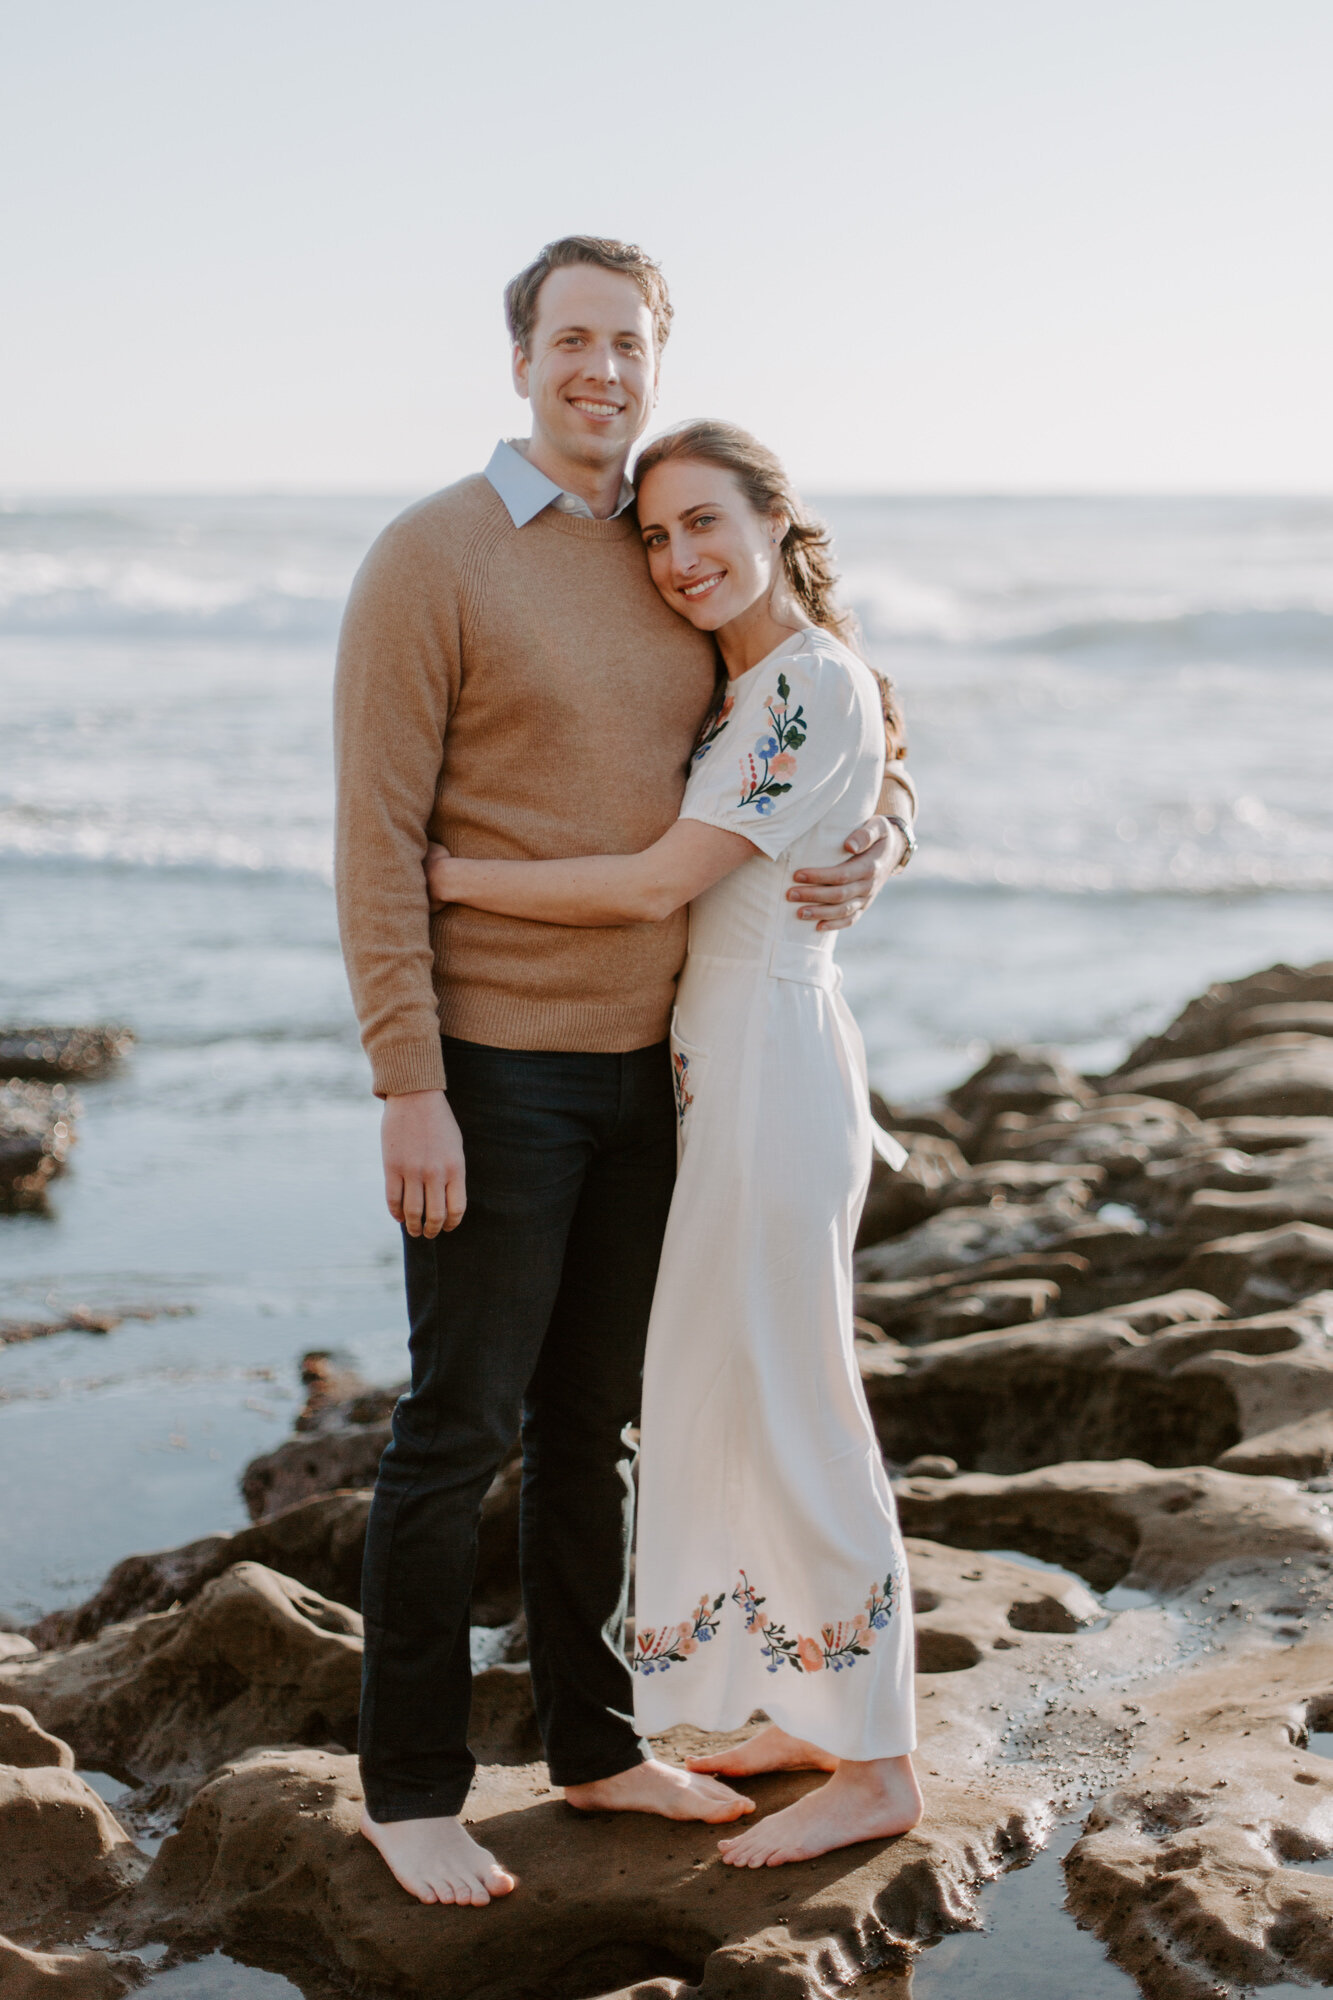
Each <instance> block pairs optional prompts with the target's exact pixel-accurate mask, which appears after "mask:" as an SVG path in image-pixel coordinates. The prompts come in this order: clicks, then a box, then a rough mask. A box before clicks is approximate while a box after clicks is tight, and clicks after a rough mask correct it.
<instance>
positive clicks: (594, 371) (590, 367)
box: [583, 341, 620, 382]
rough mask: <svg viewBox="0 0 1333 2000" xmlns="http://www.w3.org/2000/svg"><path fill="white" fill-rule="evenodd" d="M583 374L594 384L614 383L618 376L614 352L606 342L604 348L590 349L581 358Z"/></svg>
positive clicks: (618, 371) (618, 370)
mask: <svg viewBox="0 0 1333 2000" xmlns="http://www.w3.org/2000/svg"><path fill="white" fill-rule="evenodd" d="M583 372H584V374H585V375H587V376H588V377H589V378H590V380H592V381H594V382H614V381H616V380H617V379H618V377H619V374H620V369H619V365H618V363H617V359H616V351H615V349H614V347H612V346H611V344H610V342H609V341H608V342H607V343H606V344H605V345H604V346H597V347H590V348H589V349H588V352H587V353H586V354H585V355H584V357H583Z"/></svg>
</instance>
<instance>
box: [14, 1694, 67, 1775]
mask: <svg viewBox="0 0 1333 2000" xmlns="http://www.w3.org/2000/svg"><path fill="white" fill-rule="evenodd" d="M0 1764H12V1765H14V1766H15V1768H16V1769H21V1770H37V1769H40V1768H41V1767H43V1766H44V1765H48V1764H50V1765H54V1766H55V1768H56V1769H57V1770H61V1771H72V1770H73V1769H74V1752H73V1751H72V1750H71V1749H70V1747H69V1745H68V1743H62V1742H61V1740H60V1738H59V1737H58V1736H50V1735H48V1734H47V1732H46V1730H44V1729H43V1728H42V1726H41V1724H40V1723H39V1722H38V1721H37V1719H36V1717H35V1716H33V1715H31V1714H29V1712H28V1710H27V1709H26V1708H15V1707H14V1706H13V1705H12V1704H11V1703H8V1702H0Z"/></svg>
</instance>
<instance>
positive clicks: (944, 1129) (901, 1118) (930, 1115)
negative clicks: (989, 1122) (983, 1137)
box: [870, 1090, 972, 1153]
mask: <svg viewBox="0 0 1333 2000" xmlns="http://www.w3.org/2000/svg"><path fill="white" fill-rule="evenodd" d="M870 1108H871V1111H872V1113H873V1114H874V1118H875V1122H876V1124H877V1125H882V1126H883V1127H884V1130H885V1131H886V1132H893V1133H895V1134H896V1135H897V1136H898V1137H899V1138H900V1139H902V1141H903V1143H904V1145H905V1144H906V1143H907V1141H906V1134H907V1133H909V1132H921V1133H925V1134H927V1135H928V1136H930V1137H931V1138H935V1139H949V1140H951V1141H952V1142H953V1144H954V1145H955V1146H958V1147H959V1148H960V1149H961V1150H962V1151H963V1152H964V1153H965V1152H966V1151H967V1146H968V1141H969V1139H970V1137H971V1132H972V1127H971V1125H970V1124H969V1122H968V1120H967V1119H966V1118H963V1117H961V1116H960V1115H959V1113H958V1112H957V1111H955V1110H954V1108H953V1106H952V1105H951V1104H950V1103H949V1101H948V1099H947V1098H944V1097H932V1098H929V1099H927V1100H926V1101H925V1102H923V1103H921V1104H886V1103H885V1102H884V1099H883V1098H882V1097H881V1096H880V1095H879V1093H878V1092H877V1091H874V1090H872V1091H871V1093H870Z"/></svg>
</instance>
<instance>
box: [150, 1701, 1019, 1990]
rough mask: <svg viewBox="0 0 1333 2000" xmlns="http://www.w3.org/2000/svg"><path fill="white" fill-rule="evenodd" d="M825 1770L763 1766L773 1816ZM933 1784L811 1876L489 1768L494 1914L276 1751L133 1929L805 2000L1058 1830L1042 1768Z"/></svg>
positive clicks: (480, 1794)
mask: <svg viewBox="0 0 1333 2000" xmlns="http://www.w3.org/2000/svg"><path fill="white" fill-rule="evenodd" d="M942 1678H950V1677H947V1676H946V1677H942ZM961 1678H962V1679H964V1680H966V1679H967V1678H969V1677H968V1676H966V1675H964V1676H961ZM957 1733H958V1735H959V1736H960V1738H961V1735H962V1732H961V1731H958V1732H957ZM950 1734H951V1732H950V1731H948V1730H945V1731H943V1732H942V1740H943V1742H944V1746H945V1748H946V1749H949V1750H951V1749H952V1745H951V1744H950V1743H949V1741H948V1738H949V1735H950ZM815 1782H818V1780H817V1779H813V1778H812V1777H811V1775H809V1774H791V1775H788V1776H782V1777H772V1778H766V1779H761V1780H759V1781H758V1784H757V1791H758V1795H759V1796H760V1798H761V1799H762V1803H763V1806H764V1808H765V1809H766V1810H771V1809H773V1808H776V1807H779V1806H781V1805H782V1804H784V1803H787V1802H788V1801H790V1800H791V1799H794V1798H796V1797H799V1796H800V1795H801V1793H803V1792H804V1791H806V1790H808V1789H809V1788H810V1786H811V1784H812V1783H815ZM934 1789H935V1796H936V1799H937V1802H938V1803H939V1804H940V1805H941V1807H942V1808H943V1810H942V1812H941V1814H940V1817H939V1819H938V1821H937V1823H936V1824H935V1825H934V1827H932V1828H929V1829H925V1830H921V1831H919V1832H917V1833H913V1834H909V1835H906V1836H904V1838H903V1839H901V1840H899V1841H895V1842H892V1843H887V1844H886V1843H880V1844H875V1845H871V1844H867V1846H865V1847H860V1848H856V1849H852V1850H850V1851H844V1852H842V1853H841V1854H834V1855H828V1856H826V1857H824V1858H822V1859H821V1860H819V1861H816V1862H811V1863H809V1864H807V1865H806V1866H804V1867H802V1868H801V1869H800V1871H799V1873H798V1872H797V1871H794V1870H779V1869H754V1870H749V1869H745V1870H742V1869H728V1868H726V1867H725V1866H723V1864H722V1863H721V1861H720V1859H719V1857H718V1854H717V1845H716V1843H717V1829H716V1828H715V1827H707V1826H702V1825H698V1824H689V1823H679V1822H677V1823H671V1822H667V1821H663V1820H660V1819H657V1818H655V1817H653V1816H650V1815H647V1814H614V1815H609V1814H576V1813H573V1812H571V1811H570V1810H569V1808H568V1807H566V1806H565V1805H563V1804H562V1803H560V1802H559V1800H558V1799H557V1798H556V1797H555V1796H554V1795H553V1794H552V1792H551V1789H550V1786H549V1784H548V1783H547V1777H546V1772H545V1770H544V1768H543V1767H542V1766H536V1767H528V1768H521V1767H520V1768H516V1769H510V1770H493V1769H483V1770H482V1771H480V1772H479V1773H478V1778H477V1782H476V1785H475V1788H474V1791H473V1794H472V1797H471V1800H470V1802H469V1811H468V1819H469V1823H470V1825H471V1826H472V1828H473V1829H474V1831H475V1832H476V1834H477V1837H478V1838H479V1839H480V1840H482V1841H484V1842H486V1843H487V1844H488V1845H490V1846H492V1847H493V1848H494V1849H495V1850H496V1851H498V1852H499V1853H501V1854H503V1855H504V1857H505V1859H506V1861H507V1862H508V1863H509V1864H510V1865H511V1866H513V1867H514V1868H515V1869H516V1871H517V1873H518V1874H519V1876H520V1879H521V1881H522V1883H523V1893H522V1894H521V1895H516V1896H514V1897H512V1898H507V1899H505V1901H504V1902H503V1903H501V1904H498V1905H496V1906H495V1907H494V1908H493V1909H492V1910H490V1911H488V1912H487V1913H486V1914H485V1917H484V1919H483V1920H482V1921H481V1922H480V1923H479V1922H478V1921H477V1920H476V1913H475V1912H474V1911H469V1910H466V1909H464V1910H459V1909H454V1908H447V1907H443V1906H440V1905H436V1906H434V1907H429V1908H428V1907H425V1906H423V1905H422V1904H419V1903H416V1902H414V1901H413V1900H412V1899H411V1898H409V1897H408V1896H407V1895H406V1894H405V1892H404V1891H402V1890H400V1889H399V1888H398V1887H397V1885H396V1884H395V1883H394V1882H393V1880H392V1878H391V1877H390V1876H389V1874H388V1872H387V1870H385V1868H384V1867H383V1864H382V1863H381V1862H380V1861H379V1859H378V1857H377V1856H376V1855H375V1853H374V1851H373V1850H372V1849H371V1848H370V1846H369V1844H368V1843H367V1842H366V1841H365V1840H363V1839H362V1838H361V1837H360V1836H359V1835H358V1833H357V1830H356V1829H357V1821H358V1818H359V1814H360V1809H361V1798H360V1790H359V1786H358V1783H357V1774H356V1767H355V1764H354V1763H353V1761H352V1760H351V1759H350V1758H342V1757H334V1756H330V1755H327V1754H321V1753H318V1752H312V1751H307V1752H304V1753H283V1754H270V1755H259V1756H255V1757H252V1758H249V1759H247V1760H245V1761H243V1762H240V1763H235V1764H232V1765H229V1766H228V1767H226V1768H225V1769H224V1770H222V1771H220V1772H219V1773H217V1774H216V1775H215V1776H214V1777H213V1778H212V1779H211V1780H210V1782H209V1783H208V1784H207V1785H206V1786H205V1787H204V1789H203V1790H202V1791H201V1792H200V1793H199V1794H198V1796H197V1797H196V1799H195V1800H194V1802H193V1804H192V1805H191V1807H190V1810H189V1813H188V1816H187V1818H186V1820H185V1823H184V1825H183V1827H182V1829H181V1832H180V1834H179V1835H178V1837H177V1838H176V1839H175V1840H173V1841H171V1842H169V1843H168V1845H167V1846H166V1847H164V1848H163V1850H162V1852H161V1854H160V1855H159V1856H158V1859H157V1861H156V1863H155V1864H154V1868H153V1872H152V1874H151V1875H150V1877H149V1878H148V1880H147V1882H146V1883H145V1885H144V1888H143V1890H142V1891H141V1893H140V1896H139V1897H138V1898H137V1900H136V1905H135V1907H134V1909H133V1911H132V1912H130V1913H128V1914H127V1915H126V1916H125V1917H124V1918H123V1919H122V1926H123V1927H124V1928H125V1929H126V1930H127V1931H128V1932H129V1934H131V1935H132V1934H133V1927H134V1926H136V1925H137V1926H138V1929H139V1932H140V1934H144V1933H148V1932H151V1933H152V1934H153V1935H158V1936H172V1935H182V1936H187V1937H190V1938H199V1937H201V1936H205V1937H216V1938H220V1939H222V1940H223V1941H224V1942H225V1943H226V1944H228V1945H229V1946H231V1947H232V1948H244V1950H245V1951H246V1953H247V1955H248V1956H250V1957H252V1958H258V1959H261V1961H262V1956H263V1954H264V1952H265V1950H266V1949H267V1950H268V1951H269V1952H274V1951H275V1950H280V1949H281V1946H282V1943H283V1942H284V1941H286V1942H287V1944H288V1949H289V1950H290V1946H291V1943H292V1942H293V1941H295V1940H298V1939H299V1940H301V1941H302V1943H303V1944H304V1945H305V1947H306V1949H307V1950H308V1951H309V1952H310V1954H311V1956H312V1958H316V1959H317V1960H318V1961H320V1962H322V1963H323V1964H324V1965H326V1966H332V1967H336V1968H337V1969H338V1971H339V1972H340V1974H341V1976H342V1978H343V1979H345V1980H347V1981H349V1982H351V1983H355V1984H357V1985H358V1986H360V1985H362V1984H364V1985H365V1986H366V1987H368V1988H370V1989H373V1990H376V1991H379V1990H390V1991H394V1992H403V1993H409V1994H412V1993H415V1994H420V1995H423V1996H424V1995H429V1996H430V2000H465V1996H471V1995H475V1994H478V1993H486V1994H488V1995H491V1996H494V2000H502V1996H513V2000H517V1996H518V1995H520V1994H527V1995H532V1994H534V1993H536V1992H537V1991H541V1992H542V1993H563V1994H578V1993H585V1994H591V1993H597V1994H601V1995H603V1996H605V2000H613V1996H615V2000H630V1994H631V1993H633V1994H634V1995H637V1996H643V2000H647V1996H649V1995H656V1996H661V1995H683V1993H684V1992H685V1991H689V1992H693V1991H695V1990H696V1982H698V1990H702V1991H705V1992H708V1993H718V1994H727V1995H732V1996H735V2000H764V1996H766V1995H770V1994H774V1993H779V1994H788V1995H791V1996H792V2000H798V1996H801V1995H810V1996H814V1995H816V1994H826V1993H828V1992H829V1991H831V1990H835V1988H836V1987H837V1986H840V1985H841V1984H842V1983H844V1982H846V1981H849V1980H850V1979H852V1978H854V1977H855V1975H856V1973H857V1972H858V1971H860V1970H861V1969H863V1968H866V1967H882V1966H884V1965H894V1964H896V1965H898V1966H900V1967H903V1966H905V1963H906V1957H907V1953H906V1950H905V1946H904V1940H905V1938H909V1937H912V1936H929V1935H933V1934H938V1933H939V1931H940V1930H942V1929H956V1928H958V1927H959V1925H960V1924H963V1923H967V1922H968V1921H969V1918H970V1912H971V1909H972V1906H973V1902H974V1897H975V1885H976V1883H977V1880H978V1878H980V1877H984V1876H985V1875H988V1874H992V1873H994V1872H995V1870H996V1869H997V1867H998V1866H1000V1865H1001V1864H1002V1862H1003V1861H1005V1860H1007V1859H1009V1858H1011V1857H1012V1856H1013V1855H1015V1854H1016V1853H1018V1854H1022V1853H1030V1852H1031V1851H1032V1845H1033V1843H1034V1841H1035V1839H1037V1838H1039V1837H1040V1835H1039V1833H1038V1828H1039V1827H1040V1825H1041V1821H1040V1818H1039V1813H1040V1806H1039V1804H1038V1801H1037V1799H1036V1796H1035V1787H1033V1786H1032V1785H1031V1784H1030V1782H1028V1780H1027V1774H1026V1773H1024V1772H1023V1771H1022V1770H1019V1769H1011V1770H1009V1771H1004V1772H997V1773H995V1774H993V1775H991V1776H989V1777H988V1778H987V1779H986V1781H985V1782H984V1783H973V1784H971V1785H968V1784H966V1783H965V1782H963V1781H962V1777H961V1773H960V1774H959V1776H958V1777H950V1778H946V1779H943V1780H940V1781H937V1782H936V1783H935V1786H934ZM946 1801H947V1803H946ZM534 1976H535V1977H536V1978H537V1979H538V1981H539V1985H534V1983H533V1982H534ZM681 1982H685V1986H684V1987H682V1984H681Z"/></svg>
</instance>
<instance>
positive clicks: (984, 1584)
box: [906, 1536, 1102, 1674]
mask: <svg viewBox="0 0 1333 2000" xmlns="http://www.w3.org/2000/svg"><path fill="white" fill-rule="evenodd" d="M906 1549H907V1564H908V1570H909V1573H910V1575H911V1579H912V1609H913V1614H914V1617H915V1621H916V1667H917V1672H918V1673H919V1674H954V1673H965V1672H967V1670H968V1669H969V1668H971V1667H975V1666H978V1665H979V1664H980V1663H981V1661H982V1660H983V1659H984V1658H985V1657H986V1655H987V1653H989V1652H993V1651H994V1650H995V1649H996V1648H997V1647H998V1648H999V1649H1000V1650H1001V1651H1004V1650H1007V1649H1009V1648H1010V1647H1011V1646H1012V1644H1013V1639H1012V1635H1013V1633H1015V1632H1077V1631H1080V1630H1081V1629H1082V1628H1083V1627H1084V1626H1087V1625H1093V1624H1095V1623H1096V1622H1097V1620H1098V1619H1099V1618H1100V1617H1101V1616H1102V1607H1101V1605H1100V1604H1099V1603H1098V1602H1097V1599H1096V1598H1095V1597H1094V1596H1093V1595H1092V1594H1091V1592H1090V1591H1087V1590H1085V1589H1084V1588H1083V1585H1082V1584H1081V1583H1078V1582H1076V1581H1075V1579H1074V1578H1073V1577H1056V1576H1052V1575H1050V1574H1049V1573H1046V1574H1044V1573H1043V1572H1042V1571H1040V1570H1034V1569H1028V1568H1027V1567H1026V1566H1025V1565H1023V1564H1020V1563H1016V1562H1009V1561H1006V1560H1005V1559H1004V1558H1003V1557H1001V1556H976V1557H973V1558H972V1560H971V1561H970V1562H966V1563H962V1562H960V1561H959V1559H958V1554H957V1552H956V1550H954V1549H944V1548H939V1547H937V1546H936V1545H935V1543H933V1542H925V1541H919V1540H917V1539H916V1538H914V1537H912V1536H909V1537H908V1538H907V1542H906Z"/></svg>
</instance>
